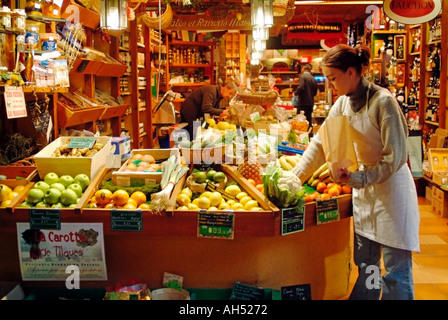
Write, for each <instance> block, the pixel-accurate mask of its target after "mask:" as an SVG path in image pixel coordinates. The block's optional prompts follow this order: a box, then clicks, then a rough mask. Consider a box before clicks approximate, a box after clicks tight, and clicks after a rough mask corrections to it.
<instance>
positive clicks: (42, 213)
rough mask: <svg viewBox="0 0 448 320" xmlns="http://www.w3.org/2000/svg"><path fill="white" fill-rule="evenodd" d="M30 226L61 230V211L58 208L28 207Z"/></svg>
mask: <svg viewBox="0 0 448 320" xmlns="http://www.w3.org/2000/svg"><path fill="white" fill-rule="evenodd" d="M30 228H31V229H46V230H61V211H60V210H59V209H47V208H30Z"/></svg>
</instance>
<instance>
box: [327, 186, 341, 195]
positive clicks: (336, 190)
mask: <svg viewBox="0 0 448 320" xmlns="http://www.w3.org/2000/svg"><path fill="white" fill-rule="evenodd" d="M328 194H329V195H330V197H337V196H339V195H340V194H341V192H340V191H339V188H338V187H337V186H333V187H331V188H330V189H329V190H328Z"/></svg>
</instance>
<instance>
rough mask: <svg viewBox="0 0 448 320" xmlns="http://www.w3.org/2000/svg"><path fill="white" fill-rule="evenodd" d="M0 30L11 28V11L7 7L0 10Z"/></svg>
mask: <svg viewBox="0 0 448 320" xmlns="http://www.w3.org/2000/svg"><path fill="white" fill-rule="evenodd" d="M0 28H5V29H9V28H11V9H9V7H6V6H3V8H0Z"/></svg>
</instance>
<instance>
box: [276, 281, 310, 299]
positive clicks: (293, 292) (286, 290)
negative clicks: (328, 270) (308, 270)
mask: <svg viewBox="0 0 448 320" xmlns="http://www.w3.org/2000/svg"><path fill="white" fill-rule="evenodd" d="M281 293H282V300H311V285H310V284H299V285H293V286H286V287H281Z"/></svg>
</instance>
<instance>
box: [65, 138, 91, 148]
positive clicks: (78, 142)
mask: <svg viewBox="0 0 448 320" xmlns="http://www.w3.org/2000/svg"><path fill="white" fill-rule="evenodd" d="M95 142H96V139H95V138H85V137H72V138H71V139H70V142H69V143H68V146H67V147H68V148H89V149H92V147H93V145H94V144H95Z"/></svg>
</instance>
